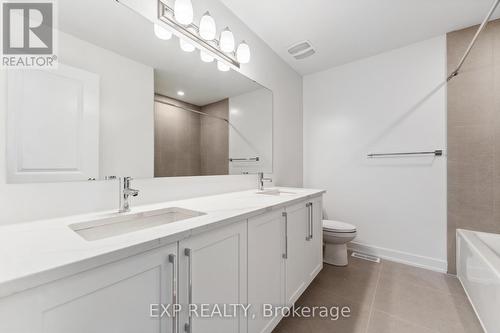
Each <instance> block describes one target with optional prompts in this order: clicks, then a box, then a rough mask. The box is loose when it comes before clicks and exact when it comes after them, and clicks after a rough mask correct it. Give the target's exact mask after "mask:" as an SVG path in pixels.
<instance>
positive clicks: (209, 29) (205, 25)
mask: <svg viewBox="0 0 500 333" xmlns="http://www.w3.org/2000/svg"><path fill="white" fill-rule="evenodd" d="M216 34H217V28H216V27H215V20H214V19H213V17H212V16H210V13H209V12H206V13H205V14H203V17H202V18H201V21H200V36H201V38H203V39H205V40H213V39H214V38H215V35H216Z"/></svg>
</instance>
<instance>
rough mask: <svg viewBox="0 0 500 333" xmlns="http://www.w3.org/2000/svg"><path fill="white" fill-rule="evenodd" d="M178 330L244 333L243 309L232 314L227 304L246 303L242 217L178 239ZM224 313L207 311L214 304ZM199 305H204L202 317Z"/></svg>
mask: <svg viewBox="0 0 500 333" xmlns="http://www.w3.org/2000/svg"><path fill="white" fill-rule="evenodd" d="M179 304H181V305H182V307H183V309H185V310H186V307H187V305H189V304H190V306H191V307H192V309H195V307H196V309H197V311H191V315H190V313H189V311H185V310H184V311H182V313H181V315H180V317H179V332H188V333H245V332H247V329H246V324H247V323H246V318H245V317H244V316H243V313H241V312H238V313H237V314H236V315H234V316H233V315H232V314H233V313H232V308H231V305H238V304H243V305H244V304H247V223H246V220H245V221H242V222H238V223H234V224H231V225H229V226H226V227H221V228H218V229H214V230H211V231H207V232H205V233H201V234H199V235H196V236H193V237H190V238H187V239H185V240H182V241H180V242H179ZM224 305H226V307H227V308H226V310H225V311H226V313H225V315H228V317H226V318H225V317H224V313H223V316H220V315H218V313H216V314H215V315H214V316H213V315H211V314H212V312H213V311H214V310H216V307H218V309H219V310H221V311H224ZM203 306H208V307H207V309H208V311H209V312H208V313H207V314H208V317H204V312H203V311H202V307H203Z"/></svg>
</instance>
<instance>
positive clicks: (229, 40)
mask: <svg viewBox="0 0 500 333" xmlns="http://www.w3.org/2000/svg"><path fill="white" fill-rule="evenodd" d="M219 42H220V49H221V50H222V52H227V53H229V52H233V51H234V36H233V33H232V32H231V30H229V28H226V29H224V30H223V31H222V32H221V33H220V41H219Z"/></svg>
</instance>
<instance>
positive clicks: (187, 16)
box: [174, 0, 193, 25]
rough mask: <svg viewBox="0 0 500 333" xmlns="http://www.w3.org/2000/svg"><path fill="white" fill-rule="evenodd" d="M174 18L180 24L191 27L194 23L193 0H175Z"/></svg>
mask: <svg viewBox="0 0 500 333" xmlns="http://www.w3.org/2000/svg"><path fill="white" fill-rule="evenodd" d="M174 17H175V20H176V21H177V22H179V23H180V24H184V25H189V24H191V23H193V4H192V3H191V0H175V4H174Z"/></svg>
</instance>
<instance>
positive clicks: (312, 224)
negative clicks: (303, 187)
mask: <svg viewBox="0 0 500 333" xmlns="http://www.w3.org/2000/svg"><path fill="white" fill-rule="evenodd" d="M309 214H310V215H309V216H310V217H309V231H310V232H311V233H310V235H309V240H312V239H313V237H314V230H313V228H314V203H312V202H310V203H309Z"/></svg>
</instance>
